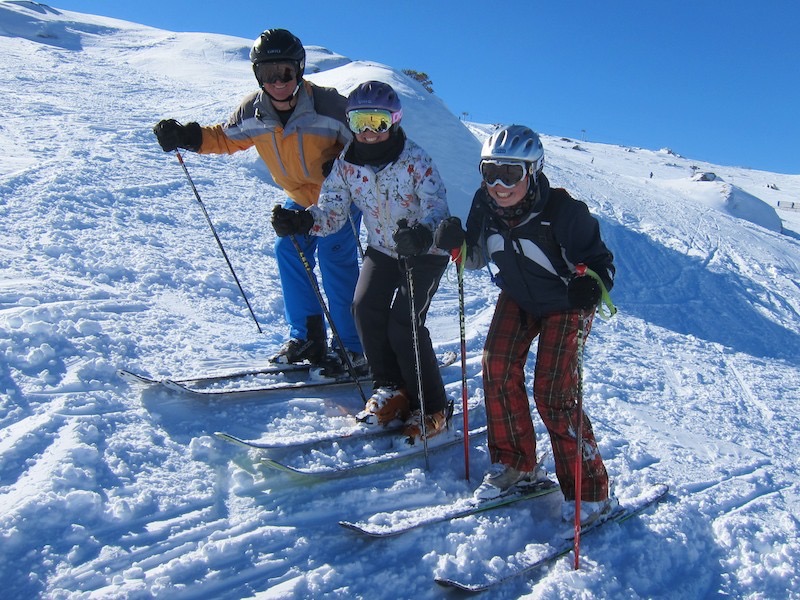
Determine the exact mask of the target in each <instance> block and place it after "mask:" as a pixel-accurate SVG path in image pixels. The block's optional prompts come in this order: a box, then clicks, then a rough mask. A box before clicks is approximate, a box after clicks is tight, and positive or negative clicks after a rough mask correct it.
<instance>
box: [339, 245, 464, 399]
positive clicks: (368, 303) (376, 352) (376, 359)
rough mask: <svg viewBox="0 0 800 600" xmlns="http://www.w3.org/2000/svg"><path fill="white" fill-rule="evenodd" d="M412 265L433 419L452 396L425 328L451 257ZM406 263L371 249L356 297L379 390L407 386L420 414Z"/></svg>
mask: <svg viewBox="0 0 800 600" xmlns="http://www.w3.org/2000/svg"><path fill="white" fill-rule="evenodd" d="M406 261H407V263H408V265H409V267H410V270H411V277H412V284H413V288H414V304H415V308H416V311H417V323H418V327H417V333H418V343H419V354H420V373H421V379H422V391H423V393H424V401H425V412H426V413H427V414H432V413H435V412H439V411H441V410H444V409H445V407H446V405H447V397H446V395H445V392H444V384H443V383H442V375H441V373H440V372H439V361H438V359H437V358H436V353H435V352H434V350H433V344H432V343H431V336H430V333H429V332H428V328H427V327H425V317H426V315H427V314H428V308H429V307H430V304H431V299H432V298H433V295H434V294H435V293H436V290H437V289H439V281H440V280H441V278H442V275H443V274H444V271H445V269H446V268H447V263H448V261H449V257H447V256H435V255H431V254H424V255H422V256H414V257H410V258H408V259H406ZM404 262H405V261H403V260H398V259H396V258H393V257H391V256H388V255H386V254H384V253H383V252H380V251H378V250H375V249H374V248H371V247H369V248H367V251H366V252H365V255H364V261H363V264H362V265H361V273H360V275H359V277H358V283H357V284H356V292H355V296H354V298H353V317H354V319H355V323H356V329H357V330H358V336H359V338H360V339H361V344H362V346H363V347H364V354H365V355H366V357H367V361H368V362H369V366H370V369H372V376H373V379H374V387H376V388H377V387H379V386H382V385H398V386H401V387H405V388H406V389H407V390H408V392H409V396H410V399H411V409H412V410H416V409H418V408H419V407H420V406H419V394H418V392H417V371H416V358H415V353H414V339H413V330H412V327H411V305H410V303H409V297H408V284H407V278H406V272H405V269H404V268H403V264H404Z"/></svg>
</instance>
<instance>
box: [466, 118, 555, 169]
mask: <svg viewBox="0 0 800 600" xmlns="http://www.w3.org/2000/svg"><path fill="white" fill-rule="evenodd" d="M483 160H497V161H502V160H509V161H514V160H518V161H522V162H525V163H527V164H528V168H529V172H530V173H532V174H533V175H534V176H536V175H538V174H539V173H540V172H541V170H542V167H544V148H543V147H542V140H540V139H539V136H538V135H537V134H536V132H535V131H533V130H532V129H530V128H528V127H525V126H524V125H507V126H505V127H501V128H500V129H498V130H497V131H495V132H494V133H493V134H492V135H490V136H489V138H488V139H487V140H486V141H485V142H484V143H483V147H482V148H481V161H483Z"/></svg>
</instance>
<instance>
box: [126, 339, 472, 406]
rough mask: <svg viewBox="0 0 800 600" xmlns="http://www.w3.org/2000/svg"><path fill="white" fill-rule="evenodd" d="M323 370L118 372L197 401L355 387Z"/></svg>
mask: <svg viewBox="0 0 800 600" xmlns="http://www.w3.org/2000/svg"><path fill="white" fill-rule="evenodd" d="M456 359H457V355H456V353H455V352H452V351H447V352H445V353H444V354H443V355H442V356H441V357H439V368H440V369H443V368H445V367H449V366H450V365H452V364H453V363H454V362H455V361H456ZM324 369H325V367H320V366H313V365H310V364H307V363H303V364H291V365H272V366H269V367H264V368H260V369H251V370H245V371H237V372H231V373H220V374H215V375H209V376H203V377H188V378H183V379H172V378H164V379H154V378H150V377H146V376H145V375H141V374H139V373H135V372H133V371H129V370H127V369H118V370H117V374H118V375H119V376H120V377H121V378H122V379H124V380H125V381H127V382H128V383H133V384H136V385H141V386H145V387H162V388H164V389H166V390H169V391H172V392H177V393H180V394H184V395H187V396H194V397H198V398H217V397H224V398H247V397H251V396H264V395H267V394H270V393H271V392H275V391H280V392H285V391H287V390H288V391H299V390H305V389H316V388H327V387H341V386H347V385H355V382H354V381H353V378H352V377H351V376H350V374H349V373H348V372H347V371H343V372H341V373H337V374H336V375H334V376H325V375H323V374H322V372H323V371H324ZM277 378H280V379H277ZM259 380H260V381H259ZM369 381H371V378H370V377H369V376H367V375H365V376H363V377H359V382H362V383H363V382H369ZM231 384H236V385H237V387H231Z"/></svg>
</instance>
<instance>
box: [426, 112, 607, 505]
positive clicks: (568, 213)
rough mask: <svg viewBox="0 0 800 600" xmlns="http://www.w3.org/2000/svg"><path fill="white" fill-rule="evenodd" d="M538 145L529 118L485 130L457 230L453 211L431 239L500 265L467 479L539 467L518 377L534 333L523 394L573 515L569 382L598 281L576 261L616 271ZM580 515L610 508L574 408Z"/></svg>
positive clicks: (595, 454)
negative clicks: (479, 441) (482, 437)
mask: <svg viewBox="0 0 800 600" xmlns="http://www.w3.org/2000/svg"><path fill="white" fill-rule="evenodd" d="M543 164H544V149H543V147H542V143H541V140H540V139H539V136H538V135H537V134H536V133H534V132H533V131H531V130H530V129H529V128H527V127H523V126H520V125H511V126H508V127H503V128H502V129H500V130H499V131H497V132H495V133H494V134H492V135H491V136H490V137H489V138H488V139H487V140H486V142H485V143H484V144H483V148H482V150H481V161H480V172H481V175H482V178H483V183H482V184H481V187H480V188H479V189H478V191H477V192H476V193H475V197H474V199H473V201H472V207H471V208H470V212H469V217H468V219H467V230H466V233H465V232H464V230H463V229H462V227H461V222H460V221H459V220H458V218H456V217H453V218H451V219H448V220H447V221H445V222H444V223H442V225H441V226H440V227H439V229H438V230H437V232H436V245H437V246H438V247H440V248H443V249H447V250H452V249H454V248H460V247H461V245H462V243H463V242H464V240H465V238H466V246H467V255H466V263H465V266H466V267H467V268H472V269H476V268H481V267H483V266H484V265H486V263H487V262H488V261H492V262H494V263H495V265H496V266H497V268H498V269H499V272H498V273H497V274H496V275H494V281H495V283H496V284H497V285H498V286H499V287H500V295H499V297H498V299H497V306H496V307H495V312H494V317H493V319H492V323H491V325H490V326H489V331H488V333H487V335H486V343H485V346H484V352H483V365H482V366H483V387H484V391H485V405H486V417H487V423H488V427H489V432H488V433H489V455H490V457H491V460H492V463H494V464H493V467H492V469H490V471H489V473H488V474H487V475H486V477H485V478H484V480H483V483H482V484H481V486H480V487H479V488H478V489H477V490H476V492H475V494H476V496H478V497H480V498H493V497H498V496H502V495H504V494H507V493H509V492H510V491H511V490H513V489H514V486H515V485H517V484H518V483H520V482H527V481H535V480H536V479H539V478H543V477H545V476H546V473H545V472H544V469H543V468H542V467H541V466H540V465H539V464H538V461H537V458H536V435H535V432H534V428H533V422H532V420H531V415H530V407H529V401H528V394H527V391H526V388H525V363H526V361H527V359H528V354H529V352H530V346H531V344H532V342H533V340H534V339H535V338H536V337H537V336H538V338H539V342H538V349H537V351H536V366H535V369H534V383H533V397H534V401H535V403H536V408H537V409H538V411H539V415H540V416H541V418H542V420H543V421H544V424H545V426H546V427H547V431H548V432H549V434H550V443H551V444H552V447H553V456H554V459H555V466H556V477H557V478H558V481H559V483H560V485H561V490H562V492H563V494H564V498H565V502H564V505H563V512H562V514H563V516H564V518H565V520H571V519H574V514H575V512H574V510H575V502H574V499H575V470H574V466H575V458H576V450H577V444H576V437H575V432H576V431H577V428H576V424H577V422H578V421H577V415H576V410H575V409H576V400H577V393H578V378H577V377H578V369H577V365H578V363H577V360H578V354H577V353H578V342H577V339H578V329H579V323H580V314H581V311H583V312H584V313H585V315H586V317H587V318H586V319H585V332H584V333H585V334H586V335H588V334H589V330H590V328H591V322H592V317H593V315H594V309H595V306H596V305H597V303H598V301H599V300H600V297H601V289H600V287H599V285H598V283H597V281H595V280H594V279H593V278H591V277H590V276H582V277H580V276H577V275H576V272H575V265H578V264H580V263H583V264H585V265H587V266H588V267H589V268H590V269H592V270H593V271H594V272H595V273H597V274H598V275H599V276H600V278H601V279H602V281H603V283H604V284H605V286H606V287H607V288H609V289H610V288H611V286H612V285H613V282H614V279H613V277H614V271H615V270H614V265H613V256H612V254H611V252H610V251H609V250H608V249H607V248H606V246H605V244H604V243H603V241H602V240H601V238H600V229H599V225H598V223H597V220H596V219H595V218H594V217H592V216H591V215H590V214H589V211H588V209H587V207H586V205H585V204H584V203H583V202H579V201H577V200H575V199H573V198H572V197H571V196H570V195H569V193H568V192H567V191H566V190H564V189H561V188H551V187H550V183H549V182H548V180H547V177H545V175H544V173H542V166H543ZM581 489H582V494H581V498H582V502H581V519H582V520H583V521H587V520H590V519H593V518H596V517H597V516H598V515H599V514H602V513H603V512H606V511H608V510H610V509H611V508H612V507H613V506H614V505H615V502H616V501H615V500H613V498H610V497H609V487H608V474H607V473H606V469H605V466H604V465H603V460H602V458H601V457H600V453H599V451H598V449H597V443H596V442H595V438H594V434H593V433H592V428H591V424H590V422H589V419H588V417H587V416H586V415H585V414H584V415H583V466H582V478H581Z"/></svg>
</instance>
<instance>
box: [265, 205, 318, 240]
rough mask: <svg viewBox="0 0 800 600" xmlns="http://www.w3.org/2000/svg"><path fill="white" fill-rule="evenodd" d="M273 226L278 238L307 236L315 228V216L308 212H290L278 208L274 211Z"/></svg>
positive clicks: (280, 207)
mask: <svg viewBox="0 0 800 600" xmlns="http://www.w3.org/2000/svg"><path fill="white" fill-rule="evenodd" d="M272 226H273V227H274V228H275V233H277V234H278V237H286V236H287V235H298V234H300V235H305V234H307V233H308V232H309V231H311V228H312V227H313V226H314V215H312V214H311V213H310V212H308V211H307V210H289V209H288V208H283V207H282V206H276V207H275V208H273V209H272Z"/></svg>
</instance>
